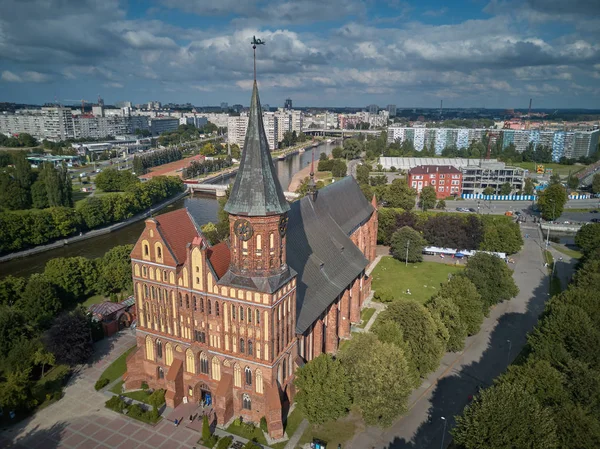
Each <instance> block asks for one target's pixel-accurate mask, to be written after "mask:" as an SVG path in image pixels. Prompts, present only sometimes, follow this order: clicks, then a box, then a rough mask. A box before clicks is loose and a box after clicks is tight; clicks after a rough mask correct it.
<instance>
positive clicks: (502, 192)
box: [500, 182, 512, 195]
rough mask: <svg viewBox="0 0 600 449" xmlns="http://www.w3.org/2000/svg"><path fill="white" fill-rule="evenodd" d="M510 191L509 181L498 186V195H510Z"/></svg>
mask: <svg viewBox="0 0 600 449" xmlns="http://www.w3.org/2000/svg"><path fill="white" fill-rule="evenodd" d="M510 192H512V186H511V185H510V182H505V183H504V184H502V185H501V186H500V195H510Z"/></svg>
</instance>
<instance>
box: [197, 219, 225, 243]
mask: <svg viewBox="0 0 600 449" xmlns="http://www.w3.org/2000/svg"><path fill="white" fill-rule="evenodd" d="M200 230H201V231H202V234H204V236H205V237H206V238H207V239H208V241H209V242H210V243H211V245H216V244H217V243H219V241H220V240H219V232H218V231H217V227H216V226H215V224H214V223H212V222H210V221H209V222H208V223H206V224H205V225H203V226H202V227H201V228H200Z"/></svg>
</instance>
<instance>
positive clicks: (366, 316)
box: [358, 307, 375, 328]
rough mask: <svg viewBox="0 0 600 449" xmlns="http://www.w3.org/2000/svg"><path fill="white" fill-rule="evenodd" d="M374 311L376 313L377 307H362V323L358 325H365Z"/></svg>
mask: <svg viewBox="0 0 600 449" xmlns="http://www.w3.org/2000/svg"><path fill="white" fill-rule="evenodd" d="M374 313H375V309H373V308H371V307H367V308H366V309H362V310H361V312H360V319H361V323H360V324H359V325H358V327H360V328H363V327H365V326H366V325H367V323H368V322H369V320H370V319H371V317H372V316H373V314H374Z"/></svg>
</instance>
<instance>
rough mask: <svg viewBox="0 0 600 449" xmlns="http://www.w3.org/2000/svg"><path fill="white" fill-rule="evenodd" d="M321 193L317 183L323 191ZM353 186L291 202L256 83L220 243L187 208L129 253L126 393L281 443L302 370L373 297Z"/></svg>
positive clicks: (368, 227) (368, 218)
mask: <svg viewBox="0 0 600 449" xmlns="http://www.w3.org/2000/svg"><path fill="white" fill-rule="evenodd" d="M313 184H314V183H313ZM374 206H375V203H371V202H369V201H367V200H366V199H365V197H364V195H363V194H362V192H361V190H360V188H359V186H358V185H357V183H356V182H355V181H354V179H353V178H352V177H347V178H344V179H342V180H340V181H338V182H335V183H333V184H331V185H329V186H327V187H325V188H323V189H321V190H319V191H316V190H314V186H313V189H312V191H311V192H310V194H309V195H307V196H306V197H304V198H302V199H301V200H298V201H295V202H293V203H291V204H290V203H288V202H287V201H286V199H285V197H284V194H283V190H282V188H281V185H280V183H279V181H278V179H277V176H276V174H275V169H274V166H273V161H272V159H271V154H270V152H269V145H268V142H267V137H266V135H265V131H264V127H263V122H262V113H261V107H260V100H259V97H258V88H257V85H256V81H255V82H254V87H253V91H252V100H251V105H250V114H249V121H248V130H247V134H246V140H245V143H244V150H243V154H242V157H241V163H240V168H239V171H238V174H237V176H236V179H235V183H234V185H233V188H232V190H231V194H230V197H229V200H228V202H227V204H226V205H225V211H226V212H228V213H229V226H230V239H229V241H227V242H222V243H219V244H217V245H211V244H210V243H209V242H208V241H207V239H206V238H205V237H204V236H203V235H202V233H201V231H200V228H199V226H198V225H197V224H196V222H195V220H194V218H193V217H192V216H191V215H190V212H189V211H188V210H187V209H180V210H177V211H174V212H170V213H167V214H164V215H160V216H157V217H155V218H151V219H148V220H146V223H145V229H144V231H143V232H142V235H141V236H140V238H139V240H138V241H137V243H136V245H135V247H134V248H133V251H132V253H131V260H132V272H133V284H134V294H135V297H136V307H137V315H138V326H137V350H136V351H135V352H134V353H133V354H132V355H131V356H130V357H129V358H128V360H127V372H126V373H125V375H124V379H125V387H126V388H128V389H130V388H139V387H140V385H141V383H142V382H146V383H148V385H149V386H150V387H152V388H164V389H166V391H167V393H166V402H167V405H168V406H169V407H177V406H178V405H179V404H181V403H182V402H184V401H185V402H197V403H198V404H203V405H205V406H207V407H212V409H213V410H214V412H215V415H216V419H217V423H218V424H220V425H223V424H225V423H227V422H229V421H230V420H231V419H232V418H234V417H237V416H242V417H243V418H244V419H245V420H248V421H253V422H255V423H258V422H259V421H260V419H261V417H263V416H264V417H265V418H266V419H267V425H268V429H269V434H270V436H271V437H273V438H281V437H282V436H283V421H284V413H285V411H286V410H287V408H288V406H289V404H290V403H291V401H292V400H293V397H294V393H295V391H294V385H293V379H294V372H295V370H296V369H297V368H298V367H299V366H302V365H303V364H304V363H306V362H308V361H310V360H312V359H313V358H315V357H317V356H318V355H319V354H321V353H322V352H328V353H335V352H336V351H337V348H338V344H339V342H340V339H344V338H349V337H350V325H351V323H357V322H359V320H360V309H361V306H362V304H363V301H364V300H365V299H366V298H367V296H368V295H369V293H370V290H371V279H370V277H368V276H367V275H366V273H365V270H366V268H367V266H368V265H369V264H370V263H371V262H372V261H373V260H374V258H375V245H376V240H377V212H376V209H375V207H374Z"/></svg>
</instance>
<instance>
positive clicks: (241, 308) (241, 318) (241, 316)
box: [240, 306, 244, 321]
mask: <svg viewBox="0 0 600 449" xmlns="http://www.w3.org/2000/svg"><path fill="white" fill-rule="evenodd" d="M240 321H244V308H243V307H241V306H240Z"/></svg>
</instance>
